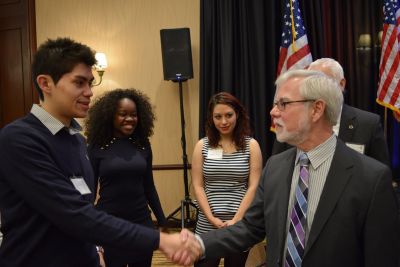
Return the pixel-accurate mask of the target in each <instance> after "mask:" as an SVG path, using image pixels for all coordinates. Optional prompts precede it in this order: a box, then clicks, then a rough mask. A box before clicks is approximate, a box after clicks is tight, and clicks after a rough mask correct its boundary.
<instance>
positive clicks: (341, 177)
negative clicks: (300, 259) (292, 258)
mask: <svg viewBox="0 0 400 267" xmlns="http://www.w3.org/2000/svg"><path fill="white" fill-rule="evenodd" d="M346 149H348V148H346V145H345V144H344V143H343V142H341V141H340V140H338V143H337V146H336V151H335V154H334V156H333V159H332V163H331V167H330V169H329V172H328V176H327V178H326V182H325V185H324V189H323V190H322V194H321V198H320V200H319V203H318V207H317V210H316V212H315V216H314V221H313V223H312V225H311V229H310V234H309V237H308V241H307V245H306V249H305V251H304V257H305V256H306V254H307V252H308V251H309V250H310V248H311V247H312V246H313V244H314V242H315V241H316V239H317V238H318V235H319V234H320V233H321V231H322V229H323V228H324V225H325V223H326V222H327V221H328V219H329V217H330V216H331V214H332V212H333V210H334V208H335V205H336V203H337V201H338V200H339V198H340V195H341V194H342V192H343V189H344V188H345V187H346V185H347V183H348V181H349V180H350V178H351V176H352V172H351V171H349V169H351V168H352V167H353V163H352V161H351V159H350V158H349V157H348V156H347V154H348V153H347V152H346Z"/></svg>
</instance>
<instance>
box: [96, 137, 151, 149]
mask: <svg viewBox="0 0 400 267" xmlns="http://www.w3.org/2000/svg"><path fill="white" fill-rule="evenodd" d="M121 139H122V138H117V137H113V138H112V139H111V141H110V142H109V143H108V144H105V145H104V146H102V147H100V149H102V150H104V149H107V148H109V147H110V146H111V145H112V144H114V143H115V142H117V141H118V140H121ZM127 140H129V141H130V142H131V143H132V144H134V145H135V146H137V147H138V148H140V149H142V150H144V149H145V147H144V146H142V145H140V144H139V143H138V142H136V140H135V139H133V138H132V137H128V138H127Z"/></svg>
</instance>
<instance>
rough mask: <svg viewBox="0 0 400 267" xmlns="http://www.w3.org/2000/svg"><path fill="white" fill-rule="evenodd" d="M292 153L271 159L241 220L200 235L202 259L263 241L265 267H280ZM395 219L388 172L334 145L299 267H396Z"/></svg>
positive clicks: (293, 157)
mask: <svg viewBox="0 0 400 267" xmlns="http://www.w3.org/2000/svg"><path fill="white" fill-rule="evenodd" d="M295 155H296V149H295V148H292V149H289V150H287V151H285V152H283V153H281V154H278V155H276V156H272V157H271V158H270V159H269V160H268V162H267V164H266V166H265V168H264V171H263V174H262V179H261V181H260V184H259V186H258V189H257V193H256V196H255V199H254V201H253V203H252V205H251V206H250V208H249V209H248V211H247V212H246V214H245V216H244V218H243V220H241V221H240V222H238V223H236V224H235V225H233V226H231V227H227V228H224V229H220V230H217V231H211V232H208V233H206V234H203V235H201V237H202V239H203V241H204V244H205V248H206V251H205V252H206V257H207V258H214V257H221V256H223V255H224V254H226V253H227V252H232V251H243V250H244V249H246V248H249V247H251V246H252V245H254V244H256V243H257V242H259V241H261V240H262V239H263V238H264V237H266V239H267V266H268V267H278V266H279V267H281V266H282V257H283V254H284V250H285V247H284V246H285V240H286V222H287V209H288V201H289V192H290V185H291V179H292V174H293V167H294V160H295ZM397 228H398V218H397V207H396V200H395V196H394V192H393V189H392V186H391V173H390V170H389V169H388V167H387V166H385V165H383V164H381V163H380V162H378V161H376V160H374V159H371V158H369V157H366V156H364V155H362V154H360V153H358V152H356V151H354V150H352V149H351V148H348V147H347V146H346V145H345V144H344V143H343V142H341V141H340V140H338V144H337V147H336V151H335V154H334V157H333V161H332V164H331V167H330V169H329V173H328V176H327V180H326V183H325V186H324V189H323V192H322V194H321V198H320V201H319V204H318V207H317V210H316V214H315V217H314V221H313V224H312V226H311V229H310V234H309V238H308V241H307V244H306V249H305V254H304V259H303V264H302V267H319V266H324V267H330V266H332V267H337V266H340V267H361V266H368V267H383V266H385V267H392V266H393V267H395V266H396V267H398V265H397V258H398V254H399V253H398V251H399V250H398V248H397V245H398V233H397Z"/></svg>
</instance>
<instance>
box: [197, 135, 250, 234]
mask: <svg viewBox="0 0 400 267" xmlns="http://www.w3.org/2000/svg"><path fill="white" fill-rule="evenodd" d="M250 140H251V138H250V137H246V146H245V150H244V151H242V150H239V151H236V152H234V153H230V154H225V153H224V154H223V156H222V158H220V159H214V158H212V159H210V158H208V157H207V155H208V150H209V149H210V147H209V144H208V138H207V137H205V138H203V149H202V154H203V159H204V162H203V179H204V190H205V193H206V196H207V200H208V204H209V205H210V208H211V211H212V213H213V214H214V216H215V217H217V218H219V219H221V220H222V221H226V220H230V219H232V218H233V216H234V215H235V214H236V211H237V210H238V208H239V206H240V203H241V202H242V199H243V197H244V195H245V194H246V191H247V186H248V180H249V172H250ZM213 229H216V228H215V227H214V226H213V225H212V224H211V223H210V222H208V220H207V218H206V217H205V215H204V213H203V212H202V211H201V209H199V214H198V218H197V224H196V230H195V232H196V234H201V233H205V232H208V231H210V230H213Z"/></svg>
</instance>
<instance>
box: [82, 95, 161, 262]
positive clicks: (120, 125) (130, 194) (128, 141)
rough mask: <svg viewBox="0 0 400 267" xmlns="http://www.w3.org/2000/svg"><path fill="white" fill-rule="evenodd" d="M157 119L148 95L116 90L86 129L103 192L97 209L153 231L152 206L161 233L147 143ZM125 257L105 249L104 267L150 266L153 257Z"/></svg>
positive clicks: (101, 100) (92, 115)
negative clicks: (150, 228)
mask: <svg viewBox="0 0 400 267" xmlns="http://www.w3.org/2000/svg"><path fill="white" fill-rule="evenodd" d="M154 119H155V116H154V114H153V110H152V106H151V104H150V102H149V98H148V97H147V96H146V95H144V94H143V93H142V92H140V91H138V90H135V89H116V90H113V91H110V92H108V93H106V94H105V95H104V96H102V97H101V98H99V99H98V100H97V101H96V102H95V103H94V105H93V106H92V107H91V108H90V110H89V116H88V118H87V120H86V122H85V126H86V135H87V141H88V144H89V148H88V152H89V158H90V161H91V163H92V167H93V171H94V174H95V177H96V178H97V181H98V185H99V187H100V188H99V199H98V201H97V204H96V207H97V208H98V209H100V210H103V211H105V212H107V213H109V214H112V215H115V216H117V217H120V218H122V219H125V220H128V221H131V222H134V223H137V224H142V225H145V226H148V227H154V226H153V222H152V219H151V212H150V210H149V206H150V208H151V209H152V211H153V212H154V215H155V217H156V218H157V221H158V225H159V226H161V227H162V226H164V225H165V223H166V218H165V216H164V212H163V210H162V207H161V203H160V200H159V197H158V194H157V191H156V188H155V185H154V180H153V173H152V150H151V145H150V142H149V137H150V136H151V135H152V134H153V126H154V123H153V122H154ZM96 188H97V187H96ZM125 254H126V253H125ZM122 255H124V254H123V253H120V250H119V249H117V248H111V247H105V248H104V259H105V263H106V266H108V267H114V266H118V267H121V266H126V265H127V264H128V266H140V267H145V266H151V260H152V253H149V254H148V255H143V254H141V255H134V251H132V253H131V255H132V256H133V257H132V258H130V259H126V258H123V257H122Z"/></svg>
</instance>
